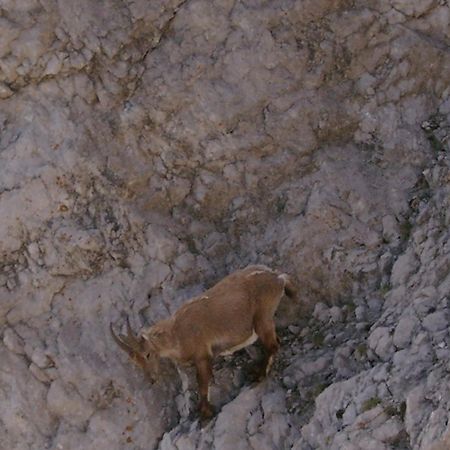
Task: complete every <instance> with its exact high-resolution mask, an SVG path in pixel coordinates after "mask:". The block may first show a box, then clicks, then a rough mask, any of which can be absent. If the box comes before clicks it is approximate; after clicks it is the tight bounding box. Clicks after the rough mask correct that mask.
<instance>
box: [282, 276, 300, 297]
mask: <svg viewBox="0 0 450 450" xmlns="http://www.w3.org/2000/svg"><path fill="white" fill-rule="evenodd" d="M278 278H280V279H282V280H283V281H284V293H285V294H286V295H287V296H288V297H289V298H291V299H295V298H297V296H298V290H297V287H296V286H295V284H294V282H293V281H292V278H291V277H290V276H289V275H288V274H286V273H282V274H280V275H278Z"/></svg>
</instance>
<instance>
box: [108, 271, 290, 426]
mask: <svg viewBox="0 0 450 450" xmlns="http://www.w3.org/2000/svg"><path fill="white" fill-rule="evenodd" d="M283 294H287V295H288V296H289V297H294V296H295V295H296V291H295V288H294V286H293V284H292V282H291V280H290V278H289V276H288V275H286V274H283V273H279V272H276V271H273V270H271V269H269V268H268V267H266V266H248V267H246V268H245V269H242V270H238V271H236V272H234V273H232V274H230V275H228V276H227V277H225V278H224V279H223V280H222V281H220V282H219V283H217V284H216V285H215V286H213V287H212V288H210V289H208V290H207V291H206V292H204V293H203V294H202V295H200V296H198V297H195V298H194V299H192V300H190V301H188V302H187V303H185V304H184V305H182V306H181V307H180V308H179V309H178V310H177V311H176V312H175V313H174V314H173V315H172V316H171V317H169V318H168V319H166V320H162V321H160V322H158V323H156V324H155V325H153V326H151V327H149V328H144V329H142V330H141V332H140V333H139V335H138V336H136V335H135V334H134V333H133V331H132V329H131V327H130V324H129V321H128V317H127V336H124V335H119V336H120V337H118V336H117V335H116V334H115V333H114V330H113V327H112V324H111V325H110V328H111V333H112V336H113V338H114V340H115V342H116V343H117V344H118V345H119V346H120V347H121V348H122V349H123V350H125V351H126V352H127V353H128V355H129V356H130V357H131V359H132V360H133V361H134V362H135V363H136V364H137V365H138V366H140V367H141V368H142V369H144V371H145V372H146V373H147V374H148V375H150V377H151V378H152V379H154V376H155V374H157V373H158V371H159V363H158V362H159V358H169V359H171V360H172V361H174V362H175V363H179V364H186V363H193V364H194V365H195V367H196V370H197V381H198V388H199V393H200V405H199V410H200V416H201V418H202V420H205V419H209V418H210V417H211V416H212V415H213V409H212V406H211V404H210V403H209V401H208V391H209V382H210V380H211V377H212V358H213V357H214V356H216V355H227V354H232V353H233V352H235V351H237V350H240V349H241V348H244V347H246V346H248V345H250V344H252V343H254V342H255V341H256V340H257V338H259V339H260V340H261V343H262V345H263V347H264V350H265V352H264V353H265V354H264V358H263V361H262V364H261V367H260V368H259V371H258V379H262V378H263V377H264V376H265V375H267V373H268V372H269V370H270V367H271V365H272V360H273V356H274V354H275V353H276V351H277V350H278V338H277V335H276V332H275V324H274V320H273V316H274V313H275V310H276V309H277V307H278V304H279V302H280V299H281V297H282V296H283Z"/></svg>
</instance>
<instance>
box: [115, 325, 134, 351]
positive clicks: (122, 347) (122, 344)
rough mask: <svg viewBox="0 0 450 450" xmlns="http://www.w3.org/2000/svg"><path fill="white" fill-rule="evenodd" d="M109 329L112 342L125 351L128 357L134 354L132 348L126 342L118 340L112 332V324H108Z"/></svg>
mask: <svg viewBox="0 0 450 450" xmlns="http://www.w3.org/2000/svg"><path fill="white" fill-rule="evenodd" d="M109 329H110V331H111V336H112V337H113V339H114V342H115V343H116V344H117V345H118V346H119V347H120V348H121V349H122V350H125V351H126V352H127V353H128V354H129V355H131V354H133V353H134V350H133V348H132V347H131V346H130V345H129V344H127V343H126V342H124V341H122V339H120V338H119V337H118V336H117V334H116V333H115V332H114V328H113V324H112V322H111V323H110V324H109Z"/></svg>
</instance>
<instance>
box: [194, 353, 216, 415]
mask: <svg viewBox="0 0 450 450" xmlns="http://www.w3.org/2000/svg"><path fill="white" fill-rule="evenodd" d="M195 368H196V369H197V382H198V392H199V396H200V404H199V411H200V418H201V419H202V421H207V420H209V419H210V418H211V417H212V416H213V415H214V410H213V407H212V406H211V404H210V403H209V399H208V393H209V382H210V381H211V378H212V363H211V358H209V357H205V358H202V359H199V360H197V361H195Z"/></svg>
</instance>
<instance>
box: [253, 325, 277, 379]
mask: <svg viewBox="0 0 450 450" xmlns="http://www.w3.org/2000/svg"><path fill="white" fill-rule="evenodd" d="M255 332H256V334H257V335H258V337H259V339H260V340H261V343H262V345H263V347H264V358H263V360H262V363H261V366H260V367H259V369H258V373H257V377H258V380H262V379H263V378H264V377H266V376H267V374H268V373H269V371H270V369H271V367H272V364H273V358H274V356H275V354H276V352H277V351H278V348H279V344H278V336H277V333H276V331H275V324H274V322H273V320H270V321H263V322H259V323H258V322H257V323H255Z"/></svg>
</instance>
